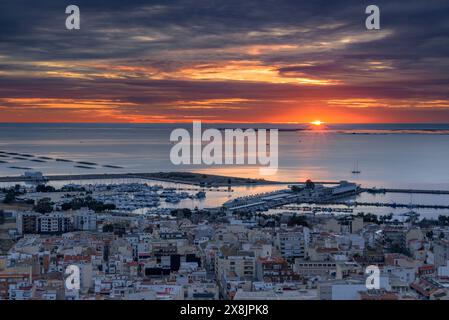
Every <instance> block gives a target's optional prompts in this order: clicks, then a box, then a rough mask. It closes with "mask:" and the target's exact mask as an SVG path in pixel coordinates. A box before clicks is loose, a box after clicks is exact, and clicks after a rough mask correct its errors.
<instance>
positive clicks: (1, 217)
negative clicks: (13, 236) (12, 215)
mask: <svg viewBox="0 0 449 320" xmlns="http://www.w3.org/2000/svg"><path fill="white" fill-rule="evenodd" d="M4 223H5V212H4V211H3V210H0V224H4Z"/></svg>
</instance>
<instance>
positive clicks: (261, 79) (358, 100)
mask: <svg viewBox="0 0 449 320" xmlns="http://www.w3.org/2000/svg"><path fill="white" fill-rule="evenodd" d="M372 2H373V3H371V2H365V1H328V0H326V1H312V0H309V1H303V0H294V1H281V0H271V1H262V0H260V1H243V0H239V1H233V0H223V1H211V0H184V1H169V0H164V1H140V0H128V1H123V0H108V1H99V0H97V1H96V0H73V1H72V0H71V1H65V0H64V1H61V0H57V1H56V0H55V1H49V0H47V1H32V0H28V1H24V0H15V1H1V2H0V122H179V121H182V122H186V121H192V120H197V119H199V120H203V121H208V122H272V123H274V122H288V123H305V122H312V121H318V120H320V121H323V122H326V123H367V122H449V90H448V88H449V1H447V0H427V1H421V0H419V1H398V0H388V1H378V0H375V1H372ZM70 4H76V5H78V6H79V7H80V9H81V30H79V31H75V30H72V31H69V30H66V29H65V19H66V17H67V15H66V14H65V8H66V6H67V5H70ZM369 4H376V5H378V6H379V7H380V9H381V30H372V31H368V30H366V28H365V18H366V16H367V15H366V14H365V8H366V6H367V5H369Z"/></svg>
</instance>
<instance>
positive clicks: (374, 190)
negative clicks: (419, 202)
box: [362, 188, 449, 195]
mask: <svg viewBox="0 0 449 320" xmlns="http://www.w3.org/2000/svg"><path fill="white" fill-rule="evenodd" d="M362 192H368V193H374V194H376V193H382V194H383V193H421V194H448V195H449V190H425V189H391V188H362Z"/></svg>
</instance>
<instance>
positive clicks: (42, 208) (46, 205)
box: [34, 198, 53, 214]
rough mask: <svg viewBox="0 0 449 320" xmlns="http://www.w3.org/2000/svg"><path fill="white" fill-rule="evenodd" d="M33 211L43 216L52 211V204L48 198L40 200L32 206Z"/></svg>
mask: <svg viewBox="0 0 449 320" xmlns="http://www.w3.org/2000/svg"><path fill="white" fill-rule="evenodd" d="M34 211H36V212H39V213H42V214H45V213H50V212H52V211H53V203H52V202H51V199H50V198H42V199H39V201H38V202H37V203H36V205H35V206H34Z"/></svg>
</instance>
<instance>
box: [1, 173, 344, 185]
mask: <svg viewBox="0 0 449 320" xmlns="http://www.w3.org/2000/svg"><path fill="white" fill-rule="evenodd" d="M45 177H46V178H47V179H48V181H64V180H100V179H127V178H128V179H147V180H156V181H162V182H171V183H179V184H188V185H196V186H208V187H211V186H212V187H227V186H261V185H288V184H294V183H302V182H284V181H271V180H264V179H251V178H241V177H231V176H220V175H214V174H206V173H195V172H152V173H104V174H77V175H48V176H45ZM0 182H33V180H31V179H29V178H25V177H23V176H6V177H0ZM318 183H323V184H337V183H338V182H336V181H326V182H318Z"/></svg>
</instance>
